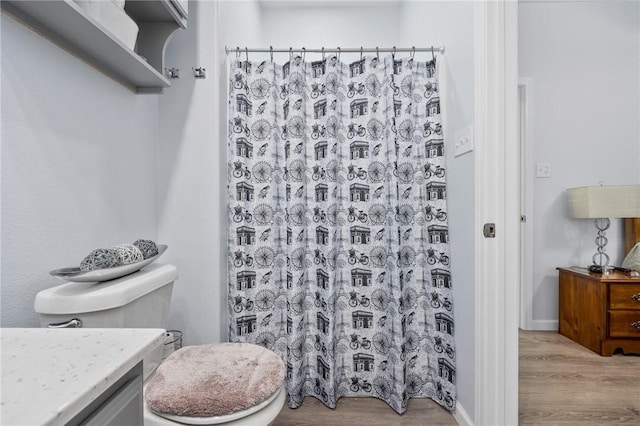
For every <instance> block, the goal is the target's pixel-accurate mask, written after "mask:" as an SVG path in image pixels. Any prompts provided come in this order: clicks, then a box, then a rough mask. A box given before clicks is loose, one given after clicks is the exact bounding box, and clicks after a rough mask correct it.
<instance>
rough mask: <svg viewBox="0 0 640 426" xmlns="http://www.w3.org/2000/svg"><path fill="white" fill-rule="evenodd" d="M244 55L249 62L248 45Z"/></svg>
mask: <svg viewBox="0 0 640 426" xmlns="http://www.w3.org/2000/svg"><path fill="white" fill-rule="evenodd" d="M244 55H245V57H246V58H247V62H249V48H248V47H245V48H244Z"/></svg>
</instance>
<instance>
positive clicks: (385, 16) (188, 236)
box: [158, 1, 475, 415]
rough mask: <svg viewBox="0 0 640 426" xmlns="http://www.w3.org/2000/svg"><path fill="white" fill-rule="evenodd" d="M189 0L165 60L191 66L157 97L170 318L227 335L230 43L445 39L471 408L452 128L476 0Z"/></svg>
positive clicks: (467, 297)
mask: <svg viewBox="0 0 640 426" xmlns="http://www.w3.org/2000/svg"><path fill="white" fill-rule="evenodd" d="M189 7H190V10H189V13H190V21H189V28H188V30H187V31H186V32H179V33H177V34H176V35H175V36H174V38H173V40H172V42H171V44H170V45H169V48H168V49H167V63H168V65H169V66H177V67H178V68H180V69H181V70H183V77H182V78H181V79H180V80H177V81H174V83H173V87H172V88H171V89H170V90H169V91H167V93H166V94H165V95H163V96H162V98H161V100H160V148H159V164H160V172H159V182H160V185H159V191H160V192H159V196H158V198H159V204H160V212H161V213H160V218H159V231H158V233H159V239H160V240H161V241H164V242H166V243H168V244H169V246H170V247H172V250H171V252H170V253H169V252H168V253H167V254H166V255H165V260H170V261H172V262H174V263H175V264H176V265H178V268H179V271H180V279H179V281H178V282H177V285H176V286H175V287H174V300H173V305H172V313H171V319H170V327H175V328H180V329H183V330H184V331H185V342H186V343H188V344H189V343H206V342H209V341H220V340H226V338H227V331H226V280H227V276H226V259H227V258H226V223H225V220H226V205H227V195H226V174H225V173H226V160H225V158H226V105H227V100H226V97H225V93H226V67H225V65H224V63H225V55H224V46H225V45H226V46H231V47H235V46H251V47H256V46H267V47H268V46H269V45H273V46H274V47H283V46H284V47H288V46H290V45H294V46H307V47H319V46H326V47H330V46H333V47H335V46H338V45H339V46H393V45H396V46H414V45H415V46H424V45H436V46H438V45H446V49H447V50H446V55H445V58H444V60H443V61H442V62H443V63H444V64H445V68H444V73H443V80H445V81H443V87H444V88H443V91H444V95H445V96H444V97H443V108H445V110H446V112H445V120H446V121H445V126H444V127H445V135H446V144H447V146H448V147H449V150H448V153H447V157H448V158H447V161H448V170H447V174H448V197H449V208H450V216H449V219H450V236H451V249H452V274H453V279H454V289H455V302H456V342H457V345H458V349H457V354H458V355H457V363H458V374H457V378H458V379H457V380H458V388H459V400H460V402H461V403H462V405H463V406H464V408H465V410H466V411H467V412H468V413H470V414H471V415H473V412H474V385H475V383H474V371H475V370H474V362H475V357H474V315H475V311H474V298H475V293H474V275H473V271H474V251H473V247H474V230H473V211H474V166H473V154H467V155H465V156H462V157H459V158H453V155H452V154H453V152H452V151H453V149H452V148H451V147H452V145H453V135H454V133H455V131H456V130H458V129H460V128H463V127H465V126H467V125H469V124H471V123H472V122H473V88H474V86H473V5H472V3H471V2H412V1H404V2H389V1H387V2H353V1H350V2H316V1H313V2H302V1H298V2H264V1H263V2H257V1H220V2H197V3H194V2H192V3H191V4H190V5H189ZM419 55H420V54H418V56H417V57H418V58H420V56H419ZM422 55H425V56H424V58H425V59H426V58H427V57H428V56H427V54H422ZM250 57H251V58H255V59H256V60H257V59H258V58H260V56H259V55H258V54H251V56H250ZM267 57H268V56H264V57H262V59H266V58H267ZM287 57H288V54H280V55H276V58H275V59H276V61H279V62H286V60H287ZM317 57H318V58H319V57H320V56H319V55H317ZM351 57H353V58H355V57H356V56H355V55H352V56H351ZM307 58H308V59H311V58H312V55H311V54H309V55H307ZM349 58H350V56H349V55H346V54H345V55H343V59H344V60H348V59H349ZM195 66H204V67H206V68H207V71H208V77H207V79H206V80H197V81H196V80H194V79H193V77H192V75H191V68H192V67H195ZM194 189H196V190H194Z"/></svg>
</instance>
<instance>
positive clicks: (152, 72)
mask: <svg viewBox="0 0 640 426" xmlns="http://www.w3.org/2000/svg"><path fill="white" fill-rule="evenodd" d="M2 8H3V10H5V11H7V12H8V13H9V14H11V15H13V16H14V17H16V18H17V19H19V20H20V21H22V22H23V23H25V24H26V25H28V26H30V27H31V28H32V29H34V30H35V31H36V32H38V33H40V34H41V35H42V36H44V37H46V38H48V39H50V40H52V41H53V42H55V43H56V44H58V45H59V46H61V47H62V48H63V49H65V50H67V51H68V52H70V53H71V54H73V55H75V56H77V57H79V58H80V59H82V60H84V61H85V62H87V63H89V64H90V65H92V66H94V67H95V68H97V69H98V70H100V71H101V72H103V73H104V74H106V75H108V76H109V77H111V78H113V79H114V80H116V81H118V82H119V83H121V84H122V85H124V86H125V87H127V88H129V89H131V90H133V91H134V92H136V93H162V90H163V89H164V88H165V87H169V86H170V85H171V84H170V82H169V80H168V79H167V78H166V77H165V76H164V75H163V70H164V51H165V46H166V43H167V42H168V41H169V39H170V37H171V35H172V34H173V32H174V31H175V30H177V29H179V28H186V26H187V20H186V18H185V17H183V16H182V15H181V14H180V13H179V12H178V11H177V10H176V9H175V7H174V6H173V4H172V3H171V1H170V0H147V1H128V2H127V3H126V6H125V10H126V12H127V14H128V15H129V16H130V17H131V18H132V19H133V20H134V21H136V24H138V27H139V28H140V31H139V32H138V41H137V48H136V52H134V51H133V50H131V49H130V48H129V47H127V46H126V45H124V44H123V43H122V42H121V41H120V40H118V39H117V38H116V37H114V36H113V35H112V34H111V33H110V32H109V31H108V30H107V29H106V28H105V27H103V26H102V25H101V24H100V23H99V22H97V21H96V20H95V19H93V18H92V17H91V16H90V15H88V14H87V13H86V12H85V11H84V10H83V9H82V8H81V7H80V6H78V5H77V4H76V3H75V2H73V1H71V0H55V1H2ZM145 59H146V60H145Z"/></svg>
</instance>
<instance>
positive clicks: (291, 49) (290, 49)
mask: <svg viewBox="0 0 640 426" xmlns="http://www.w3.org/2000/svg"><path fill="white" fill-rule="evenodd" d="M291 59H293V47H291V46H289V61H291Z"/></svg>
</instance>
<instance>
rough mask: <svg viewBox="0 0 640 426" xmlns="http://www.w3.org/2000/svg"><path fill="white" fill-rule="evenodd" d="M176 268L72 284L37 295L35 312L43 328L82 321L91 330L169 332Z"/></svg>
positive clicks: (156, 268) (153, 268) (156, 267)
mask: <svg viewBox="0 0 640 426" xmlns="http://www.w3.org/2000/svg"><path fill="white" fill-rule="evenodd" d="M177 277H178V271H177V269H176V267H175V266H173V265H162V264H152V265H149V266H148V267H147V268H145V269H143V270H141V271H138V272H135V273H133V274H130V275H127V276H124V277H122V278H118V279H115V280H111V281H105V282H100V283H76V282H69V283H65V284H61V285H58V286H55V287H51V288H49V289H47V290H43V291H41V292H39V293H38V294H37V295H36V299H35V303H34V309H35V311H36V312H37V313H39V314H40V325H41V326H42V327H52V326H54V327H55V326H61V325H63V324H65V323H66V322H67V321H71V320H73V319H78V320H80V321H81V322H82V325H81V326H82V327H88V328H165V329H166V328H167V322H168V320H169V304H170V303H171V292H172V290H173V282H174V281H175V279H176V278H177Z"/></svg>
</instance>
